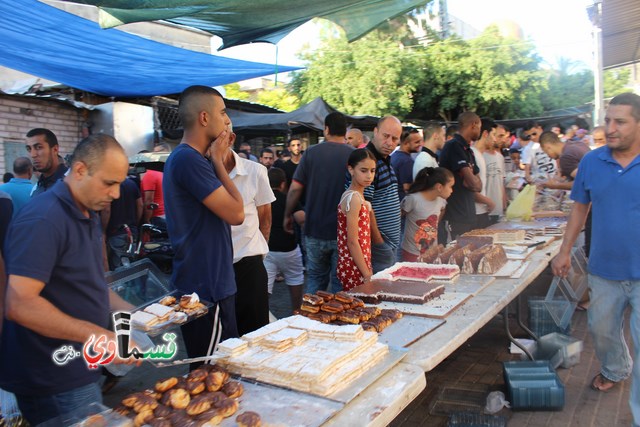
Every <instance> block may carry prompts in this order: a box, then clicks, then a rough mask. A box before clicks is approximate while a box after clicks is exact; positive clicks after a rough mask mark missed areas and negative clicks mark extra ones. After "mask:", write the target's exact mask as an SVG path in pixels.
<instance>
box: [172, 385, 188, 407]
mask: <svg viewBox="0 0 640 427" xmlns="http://www.w3.org/2000/svg"><path fill="white" fill-rule="evenodd" d="M170 401H171V406H172V407H174V408H175V409H184V408H186V407H187V406H188V405H189V402H191V398H190V397H189V392H188V391H186V390H185V389H182V388H177V389H174V391H173V393H171V399H170Z"/></svg>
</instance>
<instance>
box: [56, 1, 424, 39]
mask: <svg viewBox="0 0 640 427" xmlns="http://www.w3.org/2000/svg"><path fill="white" fill-rule="evenodd" d="M69 1H73V2H74V3H84V4H91V5H94V6H99V7H100V19H99V22H100V25H101V26H102V27H103V28H110V27H115V26H118V25H122V24H126V23H130V22H142V21H158V20H165V21H169V22H173V23H175V24H181V25H187V26H189V27H194V28H199V29H201V30H204V31H208V32H210V33H212V34H215V35H217V36H220V37H221V38H222V40H223V41H224V44H223V45H222V47H221V48H220V49H225V48H228V47H231V46H237V45H241V44H246V43H252V42H267V43H277V42H278V41H280V40H281V39H282V38H283V37H284V36H286V35H287V34H288V33H289V32H290V31H292V30H294V29H295V28H297V27H299V26H300V25H302V24H304V23H305V22H307V21H309V20H310V19H312V18H314V17H317V18H325V19H328V20H330V21H332V22H335V23H336V24H338V25H340V26H341V27H342V28H343V29H344V30H345V32H346V34H347V38H348V40H349V41H353V40H356V39H358V38H359V37H362V36H363V35H365V34H366V33H367V32H369V31H371V30H373V29H374V28H376V27H377V26H378V25H380V24H381V23H382V22H384V21H386V20H387V19H390V18H394V17H396V16H399V15H402V14H404V13H407V12H409V11H411V10H413V9H415V8H416V7H418V6H422V5H424V4H425V3H428V1H426V0H322V1H318V0H287V1H283V0H260V1H259V2H255V1H247V0H225V1H221V0H155V1H139V0H69Z"/></svg>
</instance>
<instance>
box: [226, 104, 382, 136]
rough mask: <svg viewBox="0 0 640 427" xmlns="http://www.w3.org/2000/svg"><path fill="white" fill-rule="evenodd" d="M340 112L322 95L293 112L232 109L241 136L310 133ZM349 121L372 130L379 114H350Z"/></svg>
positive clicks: (319, 130) (231, 113) (235, 128)
mask: <svg viewBox="0 0 640 427" xmlns="http://www.w3.org/2000/svg"><path fill="white" fill-rule="evenodd" d="M334 111H338V110H336V109H335V108H333V107H332V106H331V105H329V104H327V103H326V102H325V101H324V99H322V98H320V97H318V98H316V99H314V100H313V101H311V102H309V103H308V104H306V105H303V106H302V107H300V108H298V109H297V110H294V111H291V112H289V113H266V114H265V113H248V112H244V111H235V110H228V113H229V118H230V119H231V122H232V123H233V130H234V132H236V133H237V134H239V135H281V134H287V133H290V132H291V133H298V132H306V131H308V130H309V129H311V130H315V131H318V132H322V130H323V129H324V118H325V117H326V116H327V114H329V113H332V112H334ZM346 118H347V123H349V124H350V125H353V126H355V127H357V128H359V129H361V130H371V129H373V128H374V127H375V126H376V124H377V123H378V120H379V117H374V116H348V115H346Z"/></svg>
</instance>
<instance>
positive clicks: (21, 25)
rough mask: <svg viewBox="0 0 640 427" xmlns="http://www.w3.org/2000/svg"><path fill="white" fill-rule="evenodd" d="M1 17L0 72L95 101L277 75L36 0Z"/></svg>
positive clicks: (7, 3) (6, 6) (19, 3)
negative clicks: (53, 84)
mask: <svg viewBox="0 0 640 427" xmlns="http://www.w3.org/2000/svg"><path fill="white" fill-rule="evenodd" d="M0 15H1V16H2V20H0V65H2V66H5V67H8V68H12V69H14V70H18V71H22V72H25V73H29V74H32V75H35V76H38V77H42V78H45V79H49V80H53V81H56V82H60V83H63V84H65V85H67V86H71V87H74V88H77V89H81V90H85V91H88V92H93V93H97V94H99V95H104V96H114V97H135V96H155V95H166V94H175V93H179V92H181V91H182V90H183V89H184V88H186V87H188V86H191V85H194V84H201V85H206V86H218V85H223V84H227V83H232V82H236V81H239V80H244V79H249V78H253V77H259V76H264V75H269V74H273V73H274V66H273V65H269V64H261V63H255V62H249V61H240V60H235V59H229V58H223V57H218V56H213V55H208V54H205V53H200V52H193V51H190V50H186V49H180V48H177V47H172V46H169V45H165V44H162V43H158V42H155V41H152V40H148V39H145V38H142V37H138V36H135V35H132V34H128V33H125V32H123V31H119V30H115V29H114V30H103V29H100V27H99V26H98V24H97V23H95V22H93V21H89V20H86V19H83V18H80V17H77V16H75V15H72V14H70V13H67V12H64V11H61V10H59V9H56V8H55V7H52V6H49V5H46V4H43V3H40V2H38V1H36V0H2V1H0ZM294 69H297V67H283V66H279V67H278V71H280V72H284V71H291V70H294Z"/></svg>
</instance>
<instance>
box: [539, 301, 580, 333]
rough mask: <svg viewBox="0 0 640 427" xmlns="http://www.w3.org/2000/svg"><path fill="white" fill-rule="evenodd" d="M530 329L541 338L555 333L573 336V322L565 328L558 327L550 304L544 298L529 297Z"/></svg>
mask: <svg viewBox="0 0 640 427" xmlns="http://www.w3.org/2000/svg"><path fill="white" fill-rule="evenodd" d="M528 304H529V329H531V331H532V332H533V333H534V334H536V336H538V337H541V336H543V335H547V334H550V333H553V332H559V333H561V334H565V335H571V321H569V324H568V325H567V326H566V327H565V328H561V327H560V326H558V325H557V324H556V322H555V320H554V319H553V316H552V315H551V313H550V312H549V308H548V307H547V306H548V305H549V304H550V303H549V302H548V301H545V299H544V298H542V297H529V299H528Z"/></svg>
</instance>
